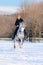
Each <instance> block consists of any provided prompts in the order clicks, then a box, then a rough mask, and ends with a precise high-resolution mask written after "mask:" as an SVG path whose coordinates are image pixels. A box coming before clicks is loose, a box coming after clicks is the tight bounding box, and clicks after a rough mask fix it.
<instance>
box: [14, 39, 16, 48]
mask: <svg viewBox="0 0 43 65" xmlns="http://www.w3.org/2000/svg"><path fill="white" fill-rule="evenodd" d="M14 48H16V45H15V40H14Z"/></svg>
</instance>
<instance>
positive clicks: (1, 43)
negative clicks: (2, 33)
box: [0, 40, 43, 65]
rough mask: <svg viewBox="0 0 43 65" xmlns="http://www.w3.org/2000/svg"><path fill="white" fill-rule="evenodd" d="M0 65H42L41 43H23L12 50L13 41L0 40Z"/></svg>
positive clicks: (42, 52) (42, 48)
mask: <svg viewBox="0 0 43 65" xmlns="http://www.w3.org/2000/svg"><path fill="white" fill-rule="evenodd" d="M16 44H17V43H16ZM0 65H43V42H32V43H31V42H29V41H24V43H23V46H22V48H19V46H18V45H17V47H16V48H14V41H13V40H0Z"/></svg>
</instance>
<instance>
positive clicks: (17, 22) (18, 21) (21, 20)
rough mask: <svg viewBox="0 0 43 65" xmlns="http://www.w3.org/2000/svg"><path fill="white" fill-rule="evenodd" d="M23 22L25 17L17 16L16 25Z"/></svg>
mask: <svg viewBox="0 0 43 65" xmlns="http://www.w3.org/2000/svg"><path fill="white" fill-rule="evenodd" d="M21 22H23V19H21V18H20V20H19V19H18V18H17V20H16V22H15V26H17V25H19V24H20V23H21Z"/></svg>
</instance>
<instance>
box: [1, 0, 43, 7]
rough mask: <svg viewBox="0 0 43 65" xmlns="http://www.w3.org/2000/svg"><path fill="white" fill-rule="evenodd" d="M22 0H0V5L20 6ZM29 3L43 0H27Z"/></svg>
mask: <svg viewBox="0 0 43 65" xmlns="http://www.w3.org/2000/svg"><path fill="white" fill-rule="evenodd" d="M22 1H23V0H0V6H17V7H18V6H20V4H21V3H22ZM28 1H29V3H32V2H41V1H43V0H28Z"/></svg>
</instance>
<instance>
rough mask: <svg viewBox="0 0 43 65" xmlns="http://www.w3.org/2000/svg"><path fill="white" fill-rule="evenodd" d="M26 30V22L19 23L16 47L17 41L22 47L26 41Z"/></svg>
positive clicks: (15, 40)
mask: <svg viewBox="0 0 43 65" xmlns="http://www.w3.org/2000/svg"><path fill="white" fill-rule="evenodd" d="M24 30H25V23H24V22H22V23H20V25H19V29H18V31H17V35H16V36H15V39H14V48H15V47H16V42H17V43H18V44H19V46H20V48H21V46H22V45H23V41H24Z"/></svg>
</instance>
